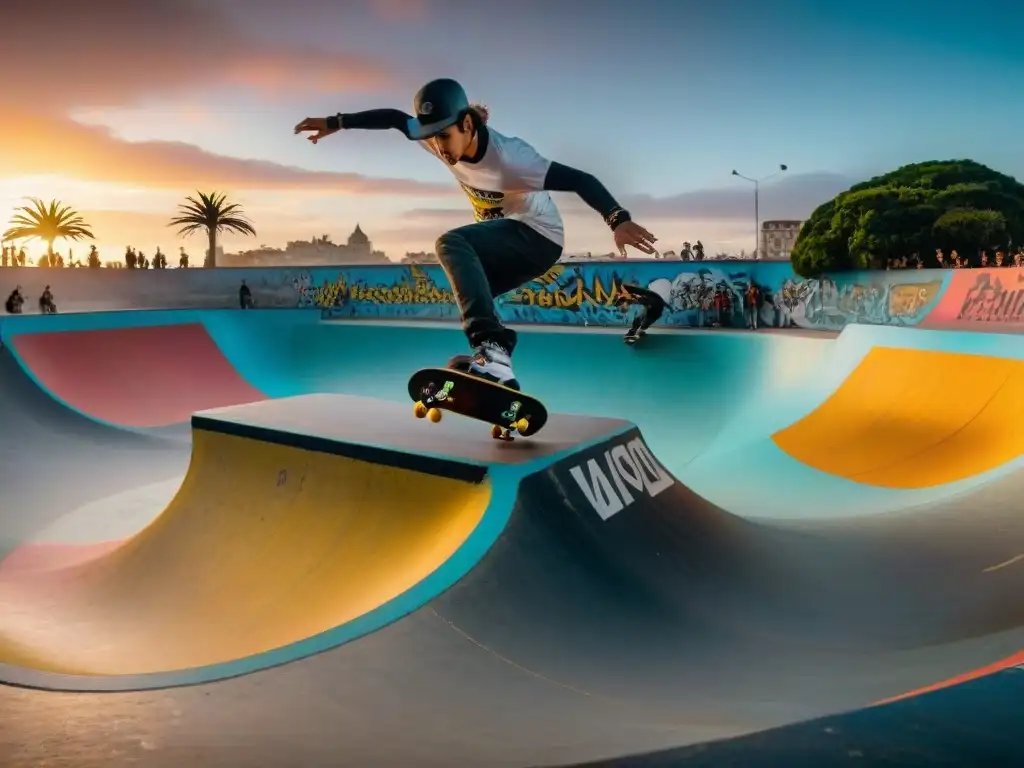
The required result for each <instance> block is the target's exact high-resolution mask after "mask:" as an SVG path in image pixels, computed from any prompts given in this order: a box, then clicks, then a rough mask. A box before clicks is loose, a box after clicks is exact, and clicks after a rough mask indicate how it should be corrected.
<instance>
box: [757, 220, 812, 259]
mask: <svg viewBox="0 0 1024 768" xmlns="http://www.w3.org/2000/svg"><path fill="white" fill-rule="evenodd" d="M802 225H803V222H802V221H797V220H795V219H777V220H775V221H765V222H762V224H761V245H760V248H759V249H758V251H759V252H758V257H759V258H762V259H776V260H788V259H789V255H790V254H791V253H792V252H793V246H794V245H796V237H797V235H799V234H800V227H801V226H802Z"/></svg>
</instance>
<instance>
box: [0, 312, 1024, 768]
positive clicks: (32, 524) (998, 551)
mask: <svg viewBox="0 0 1024 768" xmlns="http://www.w3.org/2000/svg"><path fill="white" fill-rule="evenodd" d="M21 320H22V319H21V318H19V319H18V321H17V322H11V321H6V322H4V323H3V324H2V325H0V336H2V341H3V349H2V350H0V383H2V388H3V392H4V398H3V400H2V401H0V420H2V422H3V427H4V434H5V436H6V437H5V441H6V442H5V444H4V456H5V459H6V460H5V461H4V462H3V463H2V464H0V481H2V485H3V488H4V494H5V500H9V503H8V504H5V509H4V512H3V516H2V519H0V523H2V524H3V535H2V539H0V554H2V555H3V558H2V559H0V606H2V608H3V610H2V612H0V615H2V616H3V619H2V620H0V678H2V680H3V681H5V682H6V683H8V684H9V686H11V687H5V688H3V689H0V696H2V697H4V699H5V701H4V704H3V706H4V709H5V711H8V710H10V711H16V712H18V713H20V717H21V719H20V720H19V719H16V720H15V722H18V723H20V724H21V725H22V727H23V728H24V729H25V732H26V734H29V735H32V740H34V742H38V741H39V740H40V739H41V738H42V736H41V735H40V734H41V731H40V730H39V729H40V728H41V727H45V725H44V726H38V725H30V724H29V720H30V719H31V720H32V722H33V723H34V722H36V720H38V719H39V717H40V715H39V713H41V712H49V711H53V710H52V708H53V707H54V706H55V705H54V703H53V702H54V699H52V698H48V697H52V696H54V695H55V694H53V693H51V692H50V691H52V690H62V691H73V692H75V693H73V694H64V695H65V696H69V697H70V698H66V699H62V701H64V702H66V704H64V705H62V706H64V707H73V708H74V712H75V715H74V717H75V718H77V722H81V723H90V725H89V726H88V727H87V728H85V729H84V730H87V731H91V735H90V737H89V742H88V743H87V742H86V741H82V742H81V743H80V744H78V746H77V747H76V748H77V749H79V750H84V751H86V752H88V750H90V749H91V748H93V747H90V744H92V745H95V744H96V741H97V738H98V737H97V736H96V731H97V730H98V731H100V732H102V733H106V732H107V731H108V730H109V729H106V727H105V726H104V725H103V723H104V722H106V721H107V720H109V719H111V718H117V717H123V716H124V713H125V712H127V710H126V709H125V708H126V707H130V708H132V711H134V712H145V713H146V714H145V715H143V716H140V717H139V719H138V720H137V724H136V725H135V726H133V728H134V729H135V730H136V731H137V733H138V738H139V739H140V741H141V740H144V741H147V743H150V744H155V745H156V746H155V747H153V748H154V749H157V750H162V749H167V750H171V749H178V748H180V747H181V745H184V744H186V743H188V740H189V738H192V737H189V735H188V734H189V733H197V732H199V731H202V732H203V733H205V734H209V733H210V732H211V729H212V730H214V731H216V730H218V729H222V730H223V733H224V734H225V735H223V736H215V737H212V738H213V741H214V742H216V743H218V744H221V745H226V744H227V743H228V741H227V740H226V739H227V735H226V734H229V733H231V732H237V731H238V729H239V728H246V729H247V731H248V732H252V733H256V734H266V735H258V736H254V737H251V738H252V740H253V743H252V745H251V746H249V747H247V748H246V749H244V750H242V751H241V753H240V754H243V755H247V756H248V759H249V760H250V762H251V761H252V760H256V759H272V757H269V756H272V755H274V754H277V755H278V756H279V757H280V758H281V759H284V756H285V755H287V756H288V757H289V759H299V758H295V755H297V754H298V755H302V756H303V757H302V759H304V760H307V761H313V762H315V761H316V760H317V759H322V758H320V757H318V756H320V755H326V754H331V755H332V757H331V760H333V761H335V762H338V761H339V760H340V763H341V764H352V765H371V764H380V763H381V761H382V760H383V761H387V760H391V761H392V762H395V761H397V762H404V763H406V764H423V765H429V764H452V763H462V764H474V765H490V764H503V765H509V764H511V765H567V764H570V763H572V764H578V763H580V762H581V761H587V760H600V759H610V758H615V757H622V756H628V755H634V756H636V755H641V754H645V753H652V752H665V751H666V750H667V752H665V754H666V755H671V754H676V753H678V751H679V750H684V752H685V750H687V749H688V748H689V749H699V751H700V753H701V754H705V755H710V754H722V755H725V754H731V753H728V751H727V750H729V749H736V748H740V747H739V746H736V745H743V744H756V743H760V742H757V741H753V742H752V741H750V740H752V739H753V740H756V739H759V738H761V739H763V738H769V737H768V736H767V735H766V734H771V733H779V734H780V736H779V737H778V738H779V739H782V742H781V744H782V745H784V744H787V743H789V744H791V745H792V743H794V742H792V739H799V738H804V737H800V736H792V735H789V736H787V735H786V734H789V733H791V729H792V728H801V727H804V726H801V725H800V724H801V723H804V724H808V725H807V726H806V727H810V728H812V729H814V726H811V725H809V724H810V723H811V722H815V721H816V720H815V719H817V718H822V717H826V718H830V717H831V718H835V717H840V720H841V722H846V721H845V720H842V717H863V716H867V715H864V714H863V713H868V712H899V711H901V710H899V707H901V706H910V705H912V704H913V705H914V706H920V705H918V704H915V702H920V701H924V700H929V698H930V697H929V696H921V695H920V694H922V693H923V692H925V691H930V690H936V689H943V690H941V691H940V692H939V693H938V694H931V696H932V697H934V696H936V695H937V696H940V697H943V696H953V695H962V694H958V693H957V691H962V690H963V689H964V688H965V686H967V688H968V690H972V689H970V686H971V685H981V684H982V682H983V681H975V682H974V683H971V682H968V681H971V680H972V679H974V678H979V677H981V676H982V675H990V676H991V675H992V674H993V673H996V674H995V676H994V677H992V678H991V679H992V680H1003V679H1004V678H1005V677H1006V676H1007V675H1010V676H1011V677H1012V672H1009V671H1007V672H1001V670H1005V669H1008V668H1012V667H1013V665H1014V664H1017V663H1021V662H1024V656H1022V655H1021V653H1020V651H1021V648H1024V633H1022V631H1021V627H1022V621H1021V619H1022V616H1021V609H1020V606H1019V599H1018V597H1017V596H1018V595H1019V594H1020V589H1021V587H1022V586H1024V572H1022V571H1021V569H1020V565H1022V564H1024V563H1021V560H1022V559H1024V556H1022V555H1021V552H1022V551H1024V550H1020V548H1019V546H1018V542H1019V541H1020V540H1021V537H1020V533H1022V531H1021V523H1020V522H1019V520H1018V519H1017V518H1018V517H1019V516H1018V515H1016V513H1015V509H1016V507H1015V505H1014V504H1013V499H1015V498H1019V493H1020V487H1019V486H1020V485H1021V482H1022V479H1024V478H1022V476H1021V473H1020V469H1021V464H1020V455H1021V452H1024V446H1021V447H1018V446H1019V443H1018V442H1017V440H1016V437H1015V435H1016V433H1017V431H1016V430H1014V429H1012V424H1013V423H1014V419H1015V418H1017V410H1016V407H1017V406H1016V403H1017V402H1018V401H1019V397H1018V396H1017V395H1016V394H1015V393H1016V391H1017V390H1016V388H1017V387H1018V386H1020V385H1019V383H1018V378H1019V372H1018V370H1017V367H1018V365H1019V364H1020V363H1019V361H1020V360H1021V359H1024V344H1021V343H1019V342H1018V340H1017V338H1016V337H1012V336H1001V337H999V338H998V339H994V338H993V337H990V336H986V335H982V334H970V333H953V332H940V331H925V330H909V329H898V328H881V327H867V326H849V327H848V328H847V329H846V330H844V331H843V333H841V334H840V335H839V336H838V337H835V338H833V337H805V336H797V335H787V334H783V333H771V334H764V335H761V334H745V333H729V332H699V331H698V332H693V331H680V332H666V333H652V334H651V335H650V336H649V337H648V338H646V339H645V340H644V341H643V342H642V343H641V344H639V345H637V346H636V347H632V348H631V347H627V346H626V345H624V344H622V342H621V340H620V338H619V335H618V333H612V332H608V331H604V330H600V329H598V330H595V329H587V330H585V331H568V330H565V329H548V328H541V327H524V328H522V329H521V335H520V349H519V350H518V351H517V355H516V369H517V373H518V375H519V377H520V379H521V380H522V381H523V382H524V385H525V386H527V387H528V388H529V389H530V391H531V392H532V393H535V394H537V395H538V396H539V397H541V398H542V399H543V400H544V401H545V403H546V404H547V405H548V407H549V409H550V410H551V412H552V413H553V418H552V421H551V422H549V425H548V426H547V427H546V428H545V430H544V431H543V432H542V433H541V434H540V435H538V436H536V437H535V438H531V439H521V440H518V441H516V442H515V443H513V444H511V445H506V444H504V443H499V442H496V441H492V440H490V438H489V436H488V434H487V427H486V426H485V425H478V424H475V423H474V422H469V421H467V420H464V419H459V418H458V417H456V416H454V415H452V414H449V415H446V416H445V418H444V419H443V420H442V422H441V423H440V424H430V423H428V422H425V421H417V420H415V419H413V418H412V415H411V403H409V402H408V397H407V395H406V394H405V391H404V390H405V381H406V378H407V376H408V373H409V372H410V371H411V370H414V369H415V368H417V367H420V366H424V365H432V364H436V363H437V361H438V360H439V359H446V358H447V356H449V355H450V354H451V353H452V351H453V350H458V349H459V348H460V343H461V341H460V334H459V332H458V330H457V329H454V328H452V327H451V326H450V325H444V324H440V323H439V324H427V323H420V324H416V325H400V324H388V323H384V322H376V323H371V322H366V323H356V322H335V323H332V322H320V321H319V319H318V317H317V316H316V315H314V314H311V313H303V312H273V311H268V312H259V311H257V312H246V313H239V312H192V311H179V312H146V313H109V314H96V315H78V316H72V315H68V316H57V317H52V318H24V320H25V322H22V321H21ZM50 321H53V322H50ZM143 369H144V370H143ZM207 379H209V381H207ZM76 383H77V384H76ZM951 393H954V396H953V398H952V400H953V401H951V398H950V395H951ZM1008 427H1010V428H1008ZM58 468H59V471H58ZM955 683H962V684H963V685H960V686H958V687H957V688H955V689H953V690H946V689H947V687H948V686H950V685H953V684H955ZM198 684H202V685H198ZM985 684H986V685H987V684H988V683H985ZM1004 684H1005V685H1009V684H1011V683H1004ZM156 689H160V690H156ZM114 691H121V692H124V693H122V694H120V695H119V696H120V697H123V696H132V697H134V698H132V699H124V698H120V697H115V698H109V697H107V696H106V695H104V694H105V693H106V694H109V693H110V692H114ZM132 691H134V692H135V693H128V692H132ZM140 697H141V698H140ZM908 697H909V698H908ZM897 700H901V701H897ZM946 700H948V699H943V701H946ZM987 700H990V701H997V700H999V701H1001V700H1002V699H1000V698H999V696H998V695H997V694H991V695H990V696H989V698H988V699H987ZM890 701H895V702H896V703H892V704H887V705H885V706H880V707H874V708H872V707H873V705H878V704H880V703H882V702H890ZM166 707H172V708H173V710H174V711H175V712H176V713H177V714H176V715H175V718H176V722H177V723H178V728H177V729H176V733H174V734H172V733H170V732H168V731H167V730H166V729H165V728H163V727H162V726H161V725H160V724H159V722H160V719H161V716H160V715H159V714H158V713H159V712H161V711H164V708H166ZM865 708H867V709H865ZM58 709H60V707H58ZM1004 709H1005V707H1004ZM977 711H979V712H980V711H982V708H980V707H979V708H978V710H977ZM1000 711H1002V710H1000ZM844 713H854V714H850V715H844ZM64 716H66V711H65V715H64ZM987 716H988V717H989V719H990V721H991V722H998V717H996V716H995V715H993V714H992V713H991V712H988V714H987ZM892 717H897V715H892ZM956 717H957V718H960V719H962V718H963V717H965V715H964V713H963V712H957V713H956ZM42 722H44V723H45V718H44V719H43V721H42ZM281 723H290V724H292V725H290V726H288V727H289V728H291V727H293V726H294V729H295V731H296V732H301V733H303V734H305V735H304V736H303V738H302V739H301V741H297V740H296V739H294V738H287V739H284V740H280V739H274V738H271V737H270V736H269V734H272V733H275V732H279V731H280V728H281ZM891 726H892V721H889V723H888V725H885V724H883V725H880V726H878V727H879V728H883V729H884V728H891ZM83 727H84V726H83ZM33 729H34V730H33ZM772 729H782V730H779V731H773V730H772ZM985 732H986V733H988V731H985ZM83 733H84V731H83ZM110 738H115V737H114V736H113V735H111V736H110ZM204 738H210V737H209V736H204ZM904 738H905V739H906V740H910V741H913V740H914V739H916V738H919V736H914V735H906V736H905V737H904ZM83 739H84V736H83ZM786 739H790V741H786ZM723 740H724V741H723ZM709 742H715V743H714V744H710V743H709ZM25 743H26V744H27V743H28V741H27V740H26V741H25ZM76 743H77V742H76ZM385 744H386V746H384V745H385ZM729 744H731V745H734V746H732V747H728V746H721V747H720V746H718V745H729ZM690 745H692V746H690ZM883 746H884V745H883ZM975 746H977V742H975ZM890 747H891V745H890ZM133 748H134V747H133ZM749 748H750V749H754V748H755V747H753V746H751V747H749ZM774 748H775V749H785V747H784V746H780V745H779V743H776V746H775V747H774ZM885 748H889V747H885ZM891 748H893V749H895V747H891ZM138 749H141V750H142V752H140V754H143V755H144V754H145V752H146V750H145V749H143V748H141V747H139V748H138ZM275 750H277V751H275ZM673 750H675V752H673ZM708 750H710V752H708ZM716 750H718V751H717V752H716ZM722 750H726V752H722ZM150 751H152V750H151V749H150ZM200 753H202V750H200ZM24 754H26V755H30V754H31V750H29V751H27V752H24ZM37 754H38V755H41V754H42V753H37ZM221 754H222V753H221ZM679 754H680V755H682V756H681V758H680V759H682V758H683V757H685V758H686V759H688V760H692V759H693V753H686V754H683V753H679ZM789 754H795V753H793V752H790V753H789ZM214 755H215V752H211V753H210V757H208V758H206V757H200V758H199V761H200V763H201V764H202V761H203V760H204V759H207V760H214ZM237 759H238V760H239V763H238V764H240V765H241V764H245V763H244V759H243V757H238V758H237ZM623 759H624V760H625V759H626V758H623ZM635 759H637V760H640V759H641V758H639V757H637V758H635ZM651 759H652V760H654V759H657V758H653V757H652V758H651ZM665 759H670V758H668V757H666V758H665ZM214 761H215V760H214ZM26 764H28V763H26ZM210 764H213V763H212V762H211V763H210ZM623 764H631V763H628V761H627V762H624V763H623ZM636 764H641V763H636ZM652 764H654V763H652ZM658 764H674V763H671V762H662V763H658ZM706 764H712V763H706Z"/></svg>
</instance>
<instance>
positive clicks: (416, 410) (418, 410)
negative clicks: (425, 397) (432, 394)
mask: <svg viewBox="0 0 1024 768" xmlns="http://www.w3.org/2000/svg"><path fill="white" fill-rule="evenodd" d="M412 412H413V415H414V416H415V417H416V418H417V419H422V418H423V417H424V416H426V415H427V406H425V405H424V404H423V403H420V402H417V403H416V405H414V406H413V407H412Z"/></svg>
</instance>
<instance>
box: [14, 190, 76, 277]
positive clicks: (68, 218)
mask: <svg viewBox="0 0 1024 768" xmlns="http://www.w3.org/2000/svg"><path fill="white" fill-rule="evenodd" d="M26 199H27V200H29V201H30V202H31V205H23V206H21V207H20V208H17V209H15V211H14V216H12V217H11V220H10V222H9V224H10V227H9V228H8V229H7V231H6V232H4V233H3V235H2V236H0V237H2V239H4V240H34V239H39V240H42V241H43V242H45V243H46V255H45V256H43V257H42V258H41V259H40V260H39V266H41V267H56V266H63V262H64V260H63V259H62V258H61V257H59V256H58V255H57V254H55V253H54V252H53V243H54V241H55V240H59V239H67V240H75V241H78V240H92V239H93V234H92V232H91V231H90V230H89V225H88V224H86V222H85V219H83V218H82V217H81V215H80V214H79V213H78V212H77V211H74V210H72V209H71V208H69V207H68V206H66V205H64V204H63V203H61V202H59V201H57V200H51V201H50V204H49V205H47V204H46V203H44V202H43V201H42V200H40V199H39V198H35V197H30V198H26Z"/></svg>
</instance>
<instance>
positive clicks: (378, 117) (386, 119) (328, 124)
mask: <svg viewBox="0 0 1024 768" xmlns="http://www.w3.org/2000/svg"><path fill="white" fill-rule="evenodd" d="M415 122H416V120H415V118H414V117H413V116H412V115H409V114H406V113H405V112H403V111H402V110H400V109H367V110H365V111H363V112H347V113H338V114H336V115H331V116H330V117H307V118H306V119H304V120H303V121H302V122H300V123H299V124H298V125H296V126H295V133H302V132H309V133H312V134H313V135H312V136H309V137H307V138H308V139H309V140H310V141H311V142H313V143H314V144H316V143H317V142H318V141H319V140H320V139H323V138H326V137H327V136H330V135H331V134H333V133H337V132H338V131H342V130H346V131H388V130H392V129H394V130H396V131H400V132H401V133H402V134H403V135H404V136H405V137H406V138H407V139H408V138H410V136H409V129H410V125H411V124H413V123H415Z"/></svg>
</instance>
